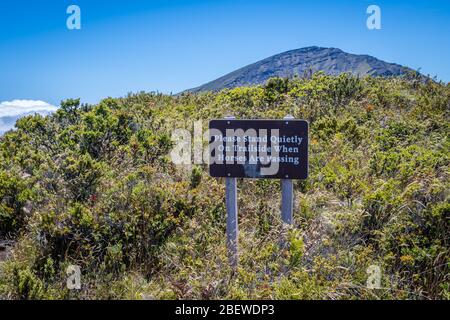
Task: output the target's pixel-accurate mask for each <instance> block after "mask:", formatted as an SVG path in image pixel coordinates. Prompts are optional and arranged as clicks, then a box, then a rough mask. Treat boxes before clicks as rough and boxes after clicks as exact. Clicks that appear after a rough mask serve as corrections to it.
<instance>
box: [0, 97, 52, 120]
mask: <svg viewBox="0 0 450 320" xmlns="http://www.w3.org/2000/svg"><path fill="white" fill-rule="evenodd" d="M57 109H58V108H57V107H55V106H52V105H51V104H48V103H47V102H44V101H39V100H37V101H35V100H13V101H4V102H2V103H0V118H2V117H15V116H19V115H22V114H23V115H25V114H30V113H44V114H48V113H49V112H54V111H56V110H57Z"/></svg>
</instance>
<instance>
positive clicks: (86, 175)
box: [0, 73, 450, 299]
mask: <svg viewBox="0 0 450 320" xmlns="http://www.w3.org/2000/svg"><path fill="white" fill-rule="evenodd" d="M449 111H450V90H449V86H448V85H447V86H446V85H443V84H440V83H435V82H431V81H427V82H423V81H418V79H417V78H415V77H409V78H405V79H398V78H392V79H381V78H370V77H369V78H364V79H360V78H354V77H352V76H349V75H341V76H338V77H331V76H325V75H324V74H321V73H318V74H315V75H312V76H311V77H309V78H307V79H295V80H286V79H271V80H270V81H268V83H267V84H265V85H264V86H257V87H250V88H237V89H232V90H224V91H222V92H220V93H204V94H196V95H193V94H182V95H178V96H166V95H162V94H154V93H139V94H130V95H129V96H127V97H125V98H120V99H112V98H108V99H105V100H103V101H101V102H100V103H99V104H98V105H95V106H94V105H82V104H81V103H80V101H79V100H67V101H64V102H62V104H61V108H60V109H59V110H58V111H57V112H56V113H55V114H54V115H53V116H50V117H41V116H29V117H25V118H23V119H21V120H19V121H18V122H17V125H16V126H17V129H16V130H15V131H11V132H9V133H7V134H5V135H4V136H3V137H0V160H1V163H0V235H1V236H0V240H2V239H9V240H13V241H14V242H15V247H14V250H13V253H12V254H11V255H10V257H9V259H8V260H7V261H5V262H1V261H0V296H2V297H7V298H20V299H39V298H142V297H149V298H205V299H214V298H257V299H266V298H280V299H316V298H326V299H343V298H397V299H404V298H449V297H450V291H449V290H450V287H449V282H450V265H449V264H450V260H449V259H450V244H449V239H450V233H449V232H450V225H449V223H450V222H449V221H450V208H449V198H448V197H449V194H448V190H449V180H448V179H449V163H450V161H449V154H450V153H449V151H450V150H449V149H450V148H449V147H450V140H449V121H448V120H449ZM229 114H233V115H234V116H236V117H237V118H282V117H284V116H285V115H287V114H292V115H294V116H295V117H297V118H305V119H307V120H309V121H310V124H311V144H310V145H311V146H310V148H311V150H310V154H311V159H310V178H309V179H308V180H307V181H303V182H297V183H296V185H295V193H296V199H297V201H296V209H295V221H296V224H295V225H294V227H293V229H292V230H286V228H284V227H283V226H282V225H281V222H280V218H279V201H280V192H279V183H278V182H277V181H266V180H259V181H248V180H246V181H241V182H240V184H239V188H240V192H239V196H240V202H239V209H240V211H239V219H240V220H239V223H240V230H241V233H240V252H241V256H240V268H239V270H238V272H237V273H236V274H233V273H232V272H231V270H230V269H229V267H228V264H227V254H226V247H225V235H224V232H225V207H224V200H223V199H224V187H223V183H222V181H219V180H216V179H212V178H210V177H209V176H208V174H207V170H206V169H207V168H206V166H205V165H196V166H194V167H192V168H188V167H186V168H180V167H176V166H174V165H173V164H172V163H171V162H170V159H169V153H170V150H171V148H172V146H173V142H172V141H171V139H170V137H171V133H172V132H171V131H172V130H173V129H176V128H187V129H189V130H190V131H192V125H193V121H195V120H199V119H200V120H204V121H203V126H204V129H205V128H206V125H207V122H206V121H207V120H209V119H212V118H220V117H224V116H225V115H229ZM280 237H283V238H284V239H286V240H285V241H287V244H288V245H287V246H280V245H279V244H280V243H282V242H280ZM283 243H284V244H286V242H283ZM69 264H77V265H79V266H81V268H82V271H83V289H82V290H81V291H80V292H70V291H68V290H67V289H66V288H65V279H66V275H65V268H66V267H67V266H68V265H69ZM372 265H377V266H379V267H380V268H381V270H382V275H383V278H382V287H383V288H381V289H377V290H372V289H368V288H367V287H366V280H367V272H366V271H367V270H368V268H369V267H370V266H372Z"/></svg>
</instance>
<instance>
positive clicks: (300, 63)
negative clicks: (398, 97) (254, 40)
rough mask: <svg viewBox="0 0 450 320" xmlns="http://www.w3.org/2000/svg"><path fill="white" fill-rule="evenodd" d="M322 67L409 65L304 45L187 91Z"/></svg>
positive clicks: (366, 70)
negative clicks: (304, 46) (305, 46)
mask: <svg viewBox="0 0 450 320" xmlns="http://www.w3.org/2000/svg"><path fill="white" fill-rule="evenodd" d="M318 71H323V72H325V74H328V75H339V74H342V73H350V74H353V75H355V76H368V75H370V76H375V77H376V76H383V77H389V76H399V75H403V74H405V73H407V72H409V71H411V69H408V68H406V67H403V66H400V65H398V64H393V63H387V62H384V61H381V60H378V59H376V58H374V57H371V56H369V55H355V54H350V53H346V52H344V51H342V50H340V49H336V48H321V47H307V48H302V49H297V50H292V51H287V52H283V53H280V54H277V55H275V56H272V57H269V58H267V59H264V60H261V61H258V62H256V63H254V64H251V65H248V66H246V67H243V68H241V69H239V70H236V71H234V72H231V73H229V74H227V75H225V76H223V77H221V78H219V79H216V80H214V81H211V82H209V83H207V84H205V85H202V86H200V87H197V88H194V89H191V90H188V91H190V92H201V91H219V90H222V89H225V88H236V87H241V86H249V85H257V84H263V83H265V82H266V81H267V80H268V79H270V78H273V77H281V78H285V77H288V78H292V77H294V76H299V77H303V76H305V75H307V74H310V73H311V72H318Z"/></svg>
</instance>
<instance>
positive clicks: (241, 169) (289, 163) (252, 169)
mask: <svg viewBox="0 0 450 320" xmlns="http://www.w3.org/2000/svg"><path fill="white" fill-rule="evenodd" d="M308 130H309V125H308V122H307V121H305V120H294V119H292V120H291V119H289V120H234V119H230V120H227V119H224V120H212V121H210V123H209V156H210V159H209V171H210V175H211V176H212V177H218V178H219V177H224V178H256V179H306V178H307V177H308V143H309V141H308Z"/></svg>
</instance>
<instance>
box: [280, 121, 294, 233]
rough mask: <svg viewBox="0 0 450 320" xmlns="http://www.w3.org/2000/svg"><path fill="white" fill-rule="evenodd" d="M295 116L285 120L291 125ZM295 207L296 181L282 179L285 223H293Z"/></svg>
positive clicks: (282, 217)
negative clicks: (290, 121)
mask: <svg viewBox="0 0 450 320" xmlns="http://www.w3.org/2000/svg"><path fill="white" fill-rule="evenodd" d="M294 119H295V118H294V117H293V116H290V115H289V116H286V117H285V118H284V120H288V121H286V124H287V125H289V120H294ZM293 207H294V183H293V181H292V179H282V180H281V220H282V221H283V223H286V224H292V223H293Z"/></svg>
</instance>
